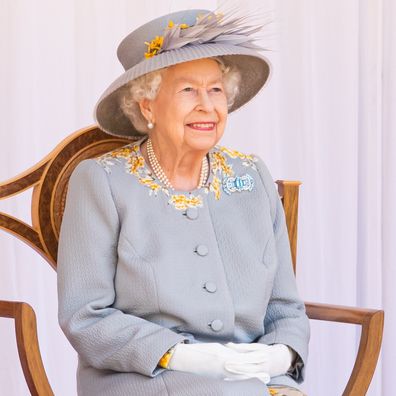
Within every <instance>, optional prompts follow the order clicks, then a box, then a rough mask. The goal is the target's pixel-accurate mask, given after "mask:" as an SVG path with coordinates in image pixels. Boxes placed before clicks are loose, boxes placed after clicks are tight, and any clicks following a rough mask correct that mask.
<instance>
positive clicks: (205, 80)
mask: <svg viewBox="0 0 396 396" xmlns="http://www.w3.org/2000/svg"><path fill="white" fill-rule="evenodd" d="M146 105H147V107H146V108H147V109H148V111H149V112H151V113H149V114H148V116H149V118H151V119H152V120H153V122H154V124H155V129H154V130H153V131H154V133H155V134H159V135H160V136H158V138H159V139H160V140H161V141H164V140H163V138H164V139H165V140H167V141H168V142H172V143H173V145H175V146H177V147H183V148H185V149H187V150H188V149H195V150H204V151H208V150H209V149H210V148H211V147H213V146H214V145H216V144H217V142H218V141H219V140H220V138H221V137H222V135H223V133H224V128H225V125H226V121H227V113H228V107H227V98H226V95H225V92H224V87H223V82H222V72H221V69H220V66H219V64H218V63H217V62H216V61H215V60H213V59H199V60H194V61H189V62H184V63H180V64H177V65H173V66H171V67H169V68H168V69H166V70H164V72H163V75H162V81H161V85H160V88H159V91H158V94H157V97H156V98H155V100H153V101H147V103H146ZM146 118H147V117H146Z"/></svg>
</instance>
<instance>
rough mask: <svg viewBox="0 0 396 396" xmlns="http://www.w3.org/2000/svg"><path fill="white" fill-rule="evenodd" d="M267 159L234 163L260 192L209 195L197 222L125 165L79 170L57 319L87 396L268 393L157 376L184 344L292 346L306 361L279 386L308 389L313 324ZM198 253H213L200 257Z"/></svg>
mask: <svg viewBox="0 0 396 396" xmlns="http://www.w3.org/2000/svg"><path fill="white" fill-rule="evenodd" d="M143 139H144V138H143ZM143 139H142V140H143ZM212 150H216V148H213V149H212ZM257 158H258V162H257V167H258V169H257V171H256V170H254V169H253V168H250V167H246V166H244V165H243V164H242V160H241V159H240V158H238V157H237V158H229V162H230V163H231V164H232V167H233V170H234V171H235V174H237V175H242V174H246V173H248V174H250V175H251V176H252V177H253V178H254V181H255V186H254V188H253V190H252V191H250V192H249V191H242V192H235V193H233V194H231V195H227V194H225V193H224V192H222V195H221V197H220V200H215V198H214V194H212V193H209V194H205V193H202V194H201V196H202V197H203V207H200V208H198V217H197V218H196V219H191V218H189V217H188V216H186V215H185V211H184V210H176V209H175V208H174V207H173V206H172V205H169V204H168V199H169V198H168V197H166V195H165V194H162V193H161V194H158V195H157V196H155V195H152V196H149V194H148V188H147V187H146V186H144V185H142V184H140V183H139V182H138V180H137V178H136V176H134V175H132V174H128V173H127V172H126V171H125V168H124V161H125V160H124V159H122V160H121V161H119V162H118V163H117V164H115V165H113V166H111V167H110V171H106V169H105V168H104V167H103V166H102V165H101V164H99V163H98V162H96V161H95V159H86V160H83V161H81V162H80V163H79V164H78V165H77V167H76V168H75V170H74V171H73V173H72V175H71V177H70V181H69V187H68V192H67V197H66V204H65V210H64V215H63V221H62V225H61V229H60V236H59V249H58V299H59V312H58V314H59V324H60V326H61V328H62V330H63V332H64V333H65V335H66V337H67V338H68V340H69V341H70V343H71V344H72V345H73V347H74V348H75V350H76V351H77V352H78V358H79V364H78V370H77V386H78V394H79V395H80V396H93V395H108V396H127V395H128V396H142V395H144V396H154V395H155V396H157V395H169V396H205V395H208V396H222V395H227V396H231V395H235V396H264V395H268V394H269V393H268V390H267V386H266V385H265V384H264V383H262V382H260V381H259V380H258V379H249V380H243V381H224V380H216V379H210V378H207V377H204V376H198V375H193V374H188V373H182V372H176V371H170V370H164V369H162V368H158V367H157V363H158V361H159V359H160V358H161V356H162V355H163V354H164V353H165V352H166V350H167V349H168V348H169V347H171V346H172V345H174V344H176V343H177V342H179V341H182V340H186V341H187V342H221V343H226V342H229V341H232V342H263V343H267V344H272V343H284V344H286V345H289V346H290V347H291V348H293V349H294V350H295V351H296V352H297V353H298V361H297V363H296V364H295V365H294V369H293V372H290V373H288V374H286V375H282V376H278V377H275V378H272V380H271V383H270V384H284V385H289V386H292V387H296V388H298V384H301V382H302V381H303V380H304V375H305V366H306V363H307V358H308V343H309V337H310V329H309V321H308V318H307V316H306V313H305V308H304V304H303V302H302V301H301V299H300V297H299V294H298V291H297V287H296V282H295V277H294V274H293V270H292V264H291V255H290V248H289V242H288V236H287V229H286V224H285V217H284V212H283V207H282V203H281V201H280V199H279V196H278V193H277V190H276V187H275V184H274V182H273V180H272V178H271V176H270V173H269V172H268V169H267V167H266V165H265V164H264V162H263V161H262V159H261V158H260V157H257ZM194 192H197V190H195V191H194ZM198 245H205V246H206V248H207V251H208V253H207V254H206V255H199V254H197V252H196V251H195V250H196V247H197V246H198ZM204 250H205V249H204ZM205 282H212V283H214V284H215V289H216V290H215V291H213V285H212V287H211V288H210V287H209V289H211V290H212V291H208V290H207V289H205V288H204V284H205ZM216 319H218V320H220V321H221V322H222V323H223V328H222V329H221V330H219V331H215V330H214V329H213V328H212V327H211V326H210V325H209V324H210V323H211V322H212V321H213V320H216Z"/></svg>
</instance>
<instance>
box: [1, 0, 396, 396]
mask: <svg viewBox="0 0 396 396" xmlns="http://www.w3.org/2000/svg"><path fill="white" fill-rule="evenodd" d="M218 3H221V4H223V3H224V1H221V2H217V1H214V0H198V1H193V0H183V1H182V0H179V1H170V0H161V1H159V0H155V1H150V2H140V1H132V0H112V1H111V2H110V1H105V0H57V1H53V0H36V1H30V0H0V37H1V38H0V56H1V59H0V60H1V61H0V109H1V116H0V181H5V180H6V179H9V178H11V177H13V176H15V175H17V174H19V173H20V172H22V171H24V170H25V169H27V168H29V167H30V166H32V165H33V164H35V163H37V162H38V161H39V160H41V159H42V158H43V157H44V156H45V155H46V154H47V153H49V152H50V151H51V150H52V149H53V148H54V147H55V146H56V145H57V144H58V143H59V142H60V141H61V140H62V139H64V138H65V137H66V136H68V135H69V134H70V133H72V132H73V131H75V130H77V129H79V128H81V127H84V126H88V125H91V124H92V123H93V119H92V111H93V106H94V104H95V102H96V100H97V99H98V97H99V96H100V94H101V93H102V92H103V90H104V89H105V88H106V87H107V85H108V84H110V82H111V81H113V80H114V79H115V78H116V77H118V75H120V74H121V73H122V71H123V69H122V66H121V65H120V64H119V63H118V60H117V58H116V47H117V45H118V43H119V42H120V41H121V39H122V38H123V37H124V36H125V35H126V34H128V33H129V32H130V31H132V30H133V29H134V28H136V27H137V26H139V25H140V24H142V23H144V22H146V21H148V20H150V19H152V18H154V17H157V16H160V15H162V14H165V13H168V12H172V11H176V10H180V9H185V8H209V9H213V8H215V7H216V6H217V5H218ZM226 3H227V4H229V2H226ZM235 3H237V4H239V5H240V6H241V7H245V8H249V9H253V10H254V9H256V7H258V6H260V7H262V8H264V9H268V10H272V13H273V17H274V18H275V23H274V24H273V25H272V28H271V29H272V33H273V34H274V36H273V38H272V39H271V40H268V45H270V47H271V48H272V49H273V50H274V51H272V52H268V53H267V56H268V57H269V58H270V60H271V61H272V64H273V66H274V72H273V76H272V79H271V81H270V82H269V84H268V86H267V88H266V89H265V90H263V91H262V92H261V93H260V94H259V95H258V96H257V97H256V98H255V99H254V100H253V101H252V102H251V103H250V104H249V105H247V106H246V107H244V108H242V109H241V110H240V111H238V112H236V113H235V114H233V115H231V116H230V118H229V122H228V125H227V130H226V133H225V135H224V137H223V139H222V142H221V143H222V144H224V145H228V146H230V147H232V148H236V149H239V150H240V151H242V152H251V153H257V154H259V155H260V156H262V158H264V159H265V161H266V163H267V165H268V167H269V169H270V171H271V173H272V176H273V178H274V179H275V180H276V179H290V180H300V181H302V183H303V184H302V186H301V194H300V212H299V229H298V268H297V282H298V287H299V291H300V294H301V297H302V298H303V299H304V300H305V301H314V302H324V303H332V304H341V305H350V306H359V307H368V308H383V309H385V316H386V317H385V334H384V341H383V348H382V353H381V355H380V362H379V364H378V367H377V370H376V373H375V376H374V378H373V381H372V384H371V387H370V390H369V392H368V395H370V396H378V395H385V394H392V391H391V386H393V387H394V381H393V377H392V375H394V374H393V372H394V369H393V366H394V362H395V361H396V352H395V351H396V342H395V338H394V335H395V334H396V308H395V306H394V304H393V301H395V300H396V287H394V282H395V280H396V266H395V262H396V244H395V243H394V239H395V236H396V232H395V231H396V230H395V228H396V206H395V205H394V202H395V201H396V183H395V181H396V155H395V154H396V138H395V133H394V131H395V129H396V78H395V73H394V71H395V70H396V30H395V29H394V26H395V24H396V4H395V2H394V1H393V0H332V1H325V0H267V1H263V0H250V1H242V0H240V1H235V0H233V1H232V2H231V4H235ZM30 198H31V190H28V191H26V192H24V193H22V194H21V195H18V196H15V197H12V198H11V199H8V200H4V201H0V211H3V212H7V213H10V214H12V215H14V216H16V217H19V218H21V219H22V220H24V221H26V222H28V223H29V224H30V223H31V220H30V217H29V213H30ZM0 299H3V300H19V301H27V302H29V303H30V304H31V305H32V306H33V308H34V309H35V311H36V314H37V321H38V332H39V341H40V348H41V352H42V356H43V361H44V365H45V367H46V370H47V374H48V377H49V380H50V383H51V385H52V387H53V390H54V392H55V394H56V395H57V396H58V395H59V396H71V395H76V390H75V388H76V381H75V370H76V353H75V352H74V350H73V349H72V347H71V346H70V345H69V343H68V341H67V340H66V338H65V337H64V335H63V333H62V332H61V330H60V328H59V326H58V323H57V292H56V273H55V271H53V270H52V269H51V268H50V267H49V265H48V264H47V263H46V262H45V261H44V260H43V259H42V258H41V257H40V256H39V255H38V254H37V253H36V252H35V251H34V250H33V249H31V248H30V247H28V246H26V245H25V244H23V243H22V242H21V241H19V240H17V239H16V238H14V237H12V236H11V235H9V234H7V233H5V232H0ZM311 328H312V337H311V343H310V356H309V362H308V366H307V378H306V381H305V383H304V384H303V386H302V388H303V389H304V390H305V391H306V392H307V394H308V395H310V396H316V395H321V396H335V395H341V393H342V390H343V387H344V386H345V384H346V382H347V379H348V378H349V375H350V372H351V369H352V365H353V362H354V359H355V355H356V351H357V347H358V341H359V336H360V331H359V329H358V328H357V327H355V326H352V325H341V324H328V323H325V322H313V321H311ZM392 334H393V336H392ZM0 350H1V359H0V384H1V385H0V389H1V391H0V393H1V394H4V395H10V396H14V395H15V396H19V395H28V394H29V393H28V388H27V386H26V384H25V381H24V378H23V373H22V369H21V367H20V363H19V359H18V354H17V349H16V343H15V335H14V328H13V322H12V321H11V320H10V319H0Z"/></svg>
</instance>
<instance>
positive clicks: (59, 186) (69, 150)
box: [0, 125, 384, 396]
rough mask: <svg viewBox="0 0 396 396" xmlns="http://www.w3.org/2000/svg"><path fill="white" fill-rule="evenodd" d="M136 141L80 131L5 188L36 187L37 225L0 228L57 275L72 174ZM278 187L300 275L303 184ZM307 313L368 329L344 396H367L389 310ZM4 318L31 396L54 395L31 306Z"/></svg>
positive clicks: (311, 309)
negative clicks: (12, 323)
mask: <svg viewBox="0 0 396 396" xmlns="http://www.w3.org/2000/svg"><path fill="white" fill-rule="evenodd" d="M133 141H134V139H133V138H117V137H111V136H110V135H108V134H105V133H104V132H102V131H101V130H100V129H98V128H97V126H95V125H94V126H90V127H87V128H84V129H80V130H78V131H76V132H75V133H73V134H72V135H70V136H69V137H67V138H66V139H64V140H63V141H62V142H61V143H59V145H58V146H57V147H56V148H55V149H54V150H53V151H52V152H51V153H49V154H48V155H47V156H46V157H45V158H44V159H43V160H41V161H40V162H39V163H37V164H36V165H34V166H33V167H31V168H30V169H28V170H27V171H25V172H23V173H22V174H20V175H18V176H16V177H14V178H12V179H9V180H7V181H6V182H4V183H2V184H0V199H4V198H8V197H11V196H13V195H16V194H18V193H20V192H22V191H24V190H26V189H28V188H30V187H32V186H33V194H32V206H31V207H32V213H31V216H32V226H30V225H29V224H26V223H25V222H23V221H21V220H19V219H17V218H15V217H13V216H10V215H8V214H5V213H1V212H0V228H2V229H4V230H5V231H7V232H9V233H11V234H12V235H14V236H16V237H17V238H19V239H20V240H22V241H23V242H25V243H27V244H28V245H29V246H30V247H32V248H33V249H35V250H36V251H37V252H38V253H39V254H40V255H41V256H42V257H44V259H45V260H46V261H47V262H48V263H49V264H50V265H51V266H52V268H53V269H54V270H55V271H56V257H57V249H58V235H59V229H60V224H61V220H62V215H63V209H64V203H65V197H66V192H67V185H68V180H69V176H70V174H71V172H72V171H73V169H74V168H75V166H76V165H77V164H78V163H79V162H80V161H81V160H83V159H86V158H92V157H95V156H98V155H101V154H103V153H105V152H107V151H110V150H113V149H115V148H117V147H120V146H123V145H125V144H129V143H131V142H133ZM276 183H277V184H278V191H279V194H280V196H281V198H282V202H283V206H284V210H285V214H286V221H287V226H288V232H289V239H290V246H291V251H292V258H293V269H294V272H295V271H296V248H297V216H298V192H299V185H300V182H296V181H284V180H278V181H277V182H276ZM306 309H307V314H308V316H309V317H310V318H311V319H316V320H325V321H331V322H342V323H352V324H359V325H361V326H362V332H361V339H360V346H359V351H358V354H357V357H356V361H355V365H354V367H353V370H352V373H351V376H350V378H349V381H348V383H347V385H346V387H345V390H344V392H343V396H358V395H359V396H360V395H365V394H366V392H367V389H368V387H369V384H370V382H371V379H372V376H373V374H374V370H375V367H376V364H377V360H378V355H379V352H380V348H381V342H382V332H383V321H384V311H382V310H372V309H362V308H351V307H343V306H335V305H327V304H315V303H311V302H307V303H306ZM0 317H7V318H13V319H14V320H15V332H16V339H17V346H18V353H19V358H20V361H21V365H22V369H23V373H24V375H25V379H26V382H27V384H28V387H29V389H30V392H31V394H32V395H40V396H44V395H45V396H46V395H53V391H52V389H51V386H50V384H49V381H48V378H47V375H46V373H45V369H44V366H43V362H42V359H41V355H40V349H39V344H38V338H37V327H36V317H35V313H34V311H33V309H32V307H31V306H30V305H29V304H27V303H25V302H19V301H15V302H14V301H0Z"/></svg>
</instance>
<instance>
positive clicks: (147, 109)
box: [139, 98, 155, 123]
mask: <svg viewBox="0 0 396 396" xmlns="http://www.w3.org/2000/svg"><path fill="white" fill-rule="evenodd" d="M139 107H140V111H141V112H142V114H143V116H144V118H145V119H146V120H147V121H151V122H153V123H154V122H155V120H154V114H153V109H152V104H151V100H150V99H147V98H144V99H142V100H141V101H140V102H139Z"/></svg>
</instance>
